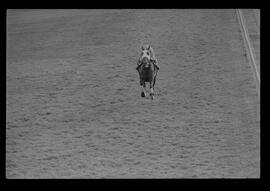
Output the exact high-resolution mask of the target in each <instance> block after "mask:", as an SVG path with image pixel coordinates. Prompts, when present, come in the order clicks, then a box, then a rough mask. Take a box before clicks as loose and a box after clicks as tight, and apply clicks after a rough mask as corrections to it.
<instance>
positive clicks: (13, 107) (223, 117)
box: [6, 10, 260, 178]
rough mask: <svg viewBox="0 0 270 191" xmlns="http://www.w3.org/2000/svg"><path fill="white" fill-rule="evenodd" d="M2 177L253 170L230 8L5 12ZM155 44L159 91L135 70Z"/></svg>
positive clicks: (253, 122)
mask: <svg viewBox="0 0 270 191" xmlns="http://www.w3.org/2000/svg"><path fill="white" fill-rule="evenodd" d="M7 29H8V30H7V34H8V36H7V38H8V40H7V43H8V45H7V51H8V52H7V58H8V60H7V76H6V79H7V107H6V111H7V118H6V176H7V178H191V177H193V178H220V177H223V178H241V177H243V178H246V177H259V176H260V103H259V101H258V97H257V93H256V87H255V82H254V79H253V77H252V71H251V68H250V65H249V64H248V60H247V57H246V55H245V49H244V45H243V41H242V36H241V32H240V28H239V24H238V22H237V17H236V15H235V10H107V11H105V10H99V11H98V10H96V11H95V10H80V11H76V10H71V11H67V10H66V11H58V12H56V11H55V10H54V11H50V10H46V11H44V10H43V11H42V10H41V11H31V10H27V11H14V10H10V11H8V25H7ZM143 43H150V44H151V45H152V46H153V48H154V50H155V52H156V56H157V59H158V61H159V63H160V68H161V69H160V72H159V74H158V76H157V82H156V93H157V95H156V99H155V100H154V101H151V100H150V99H149V98H147V99H143V98H141V97H140V87H139V81H138V74H137V71H136V70H135V67H136V61H137V59H138V55H139V51H140V46H141V45H142V44H143Z"/></svg>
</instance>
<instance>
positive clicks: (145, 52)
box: [140, 45, 151, 68]
mask: <svg viewBox="0 0 270 191" xmlns="http://www.w3.org/2000/svg"><path fill="white" fill-rule="evenodd" d="M150 54H151V52H150V46H149V45H148V46H142V52H141V58H140V59H141V62H142V63H143V64H144V66H145V67H146V68H147V67H149V63H150V58H151V57H150Z"/></svg>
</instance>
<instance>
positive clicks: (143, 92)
mask: <svg viewBox="0 0 270 191" xmlns="http://www.w3.org/2000/svg"><path fill="white" fill-rule="evenodd" d="M141 86H142V92H141V96H142V97H145V82H141Z"/></svg>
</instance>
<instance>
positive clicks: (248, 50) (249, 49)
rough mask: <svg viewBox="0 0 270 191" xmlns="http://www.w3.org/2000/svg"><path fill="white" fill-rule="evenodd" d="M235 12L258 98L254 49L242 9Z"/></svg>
mask: <svg viewBox="0 0 270 191" xmlns="http://www.w3.org/2000/svg"><path fill="white" fill-rule="evenodd" d="M236 14H237V17H238V22H239V24H240V28H241V32H242V36H243V40H244V44H245V48H246V53H247V55H248V59H249V63H250V66H251V68H252V71H253V74H254V78H255V82H256V88H257V92H258V97H259V99H260V74H259V72H258V68H257V65H256V59H255V53H254V49H253V46H252V44H251V42H250V38H249V34H248V30H247V28H246V25H245V20H244V17H243V14H242V11H241V10H240V9H237V10H236Z"/></svg>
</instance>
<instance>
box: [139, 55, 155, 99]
mask: <svg viewBox="0 0 270 191" xmlns="http://www.w3.org/2000/svg"><path fill="white" fill-rule="evenodd" d="M148 55H149V54H148V53H147V50H144V51H143V52H142V57H141V59H140V63H139V65H138V66H137V68H136V70H138V72H139V76H140V85H141V86H142V88H143V89H142V92H141V96H142V97H145V86H146V85H145V82H149V83H150V96H151V99H154V86H155V83H156V77H157V72H158V70H159V68H158V67H157V66H156V65H155V64H154V61H152V60H151V59H150V57H148Z"/></svg>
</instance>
